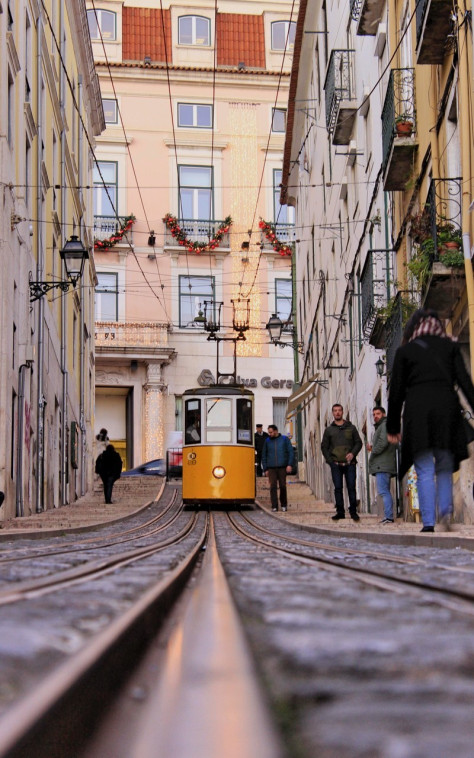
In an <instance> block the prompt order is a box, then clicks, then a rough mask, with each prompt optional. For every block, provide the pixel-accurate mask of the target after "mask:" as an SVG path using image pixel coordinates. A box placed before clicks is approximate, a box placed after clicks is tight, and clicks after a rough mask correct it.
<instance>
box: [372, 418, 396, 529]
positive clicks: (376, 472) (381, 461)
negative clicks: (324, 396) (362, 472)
mask: <svg viewBox="0 0 474 758" xmlns="http://www.w3.org/2000/svg"><path fill="white" fill-rule="evenodd" d="M372 415H373V418H374V426H375V432H374V436H373V438H372V444H371V445H367V450H368V452H369V453H370V456H369V474H371V476H375V482H376V485H377V494H378V495H380V497H381V498H382V500H383V511H384V517H383V519H382V521H381V522H380V523H381V524H393V522H394V519H393V516H394V513H393V498H392V493H391V491H390V479H391V478H392V476H395V474H396V473H397V458H396V456H397V445H392V444H390V442H389V441H388V439H387V416H386V414H385V408H383V407H382V406H381V405H377V406H376V407H375V408H374V409H373V411H372Z"/></svg>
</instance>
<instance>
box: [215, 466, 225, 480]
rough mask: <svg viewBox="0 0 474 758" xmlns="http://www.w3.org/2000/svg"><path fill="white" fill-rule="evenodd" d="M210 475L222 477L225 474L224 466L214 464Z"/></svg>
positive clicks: (217, 477)
mask: <svg viewBox="0 0 474 758" xmlns="http://www.w3.org/2000/svg"><path fill="white" fill-rule="evenodd" d="M212 475H213V476H215V477H216V479H222V478H223V477H224V476H225V468H224V466H214V468H213V469H212Z"/></svg>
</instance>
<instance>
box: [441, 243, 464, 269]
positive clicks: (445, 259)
mask: <svg viewBox="0 0 474 758" xmlns="http://www.w3.org/2000/svg"><path fill="white" fill-rule="evenodd" d="M439 262H440V263H442V264H443V266H447V268H462V267H463V266H464V255H463V253H462V251H461V250H459V248H458V249H452V250H449V249H447V248H445V249H444V250H441V252H440V255H439Z"/></svg>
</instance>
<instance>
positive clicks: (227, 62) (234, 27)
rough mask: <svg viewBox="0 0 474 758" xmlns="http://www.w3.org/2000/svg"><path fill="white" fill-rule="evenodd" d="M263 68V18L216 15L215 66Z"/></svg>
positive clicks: (242, 14) (239, 14)
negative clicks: (240, 64)
mask: <svg viewBox="0 0 474 758" xmlns="http://www.w3.org/2000/svg"><path fill="white" fill-rule="evenodd" d="M239 63H245V65H246V66H248V67H249V68H265V32H264V27H263V16H252V15H250V14H248V13H218V15H217V65H218V66H237V65H238V64H239Z"/></svg>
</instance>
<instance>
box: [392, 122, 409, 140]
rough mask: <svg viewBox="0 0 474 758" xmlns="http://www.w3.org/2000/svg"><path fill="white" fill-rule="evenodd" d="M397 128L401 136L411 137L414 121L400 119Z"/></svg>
mask: <svg viewBox="0 0 474 758" xmlns="http://www.w3.org/2000/svg"><path fill="white" fill-rule="evenodd" d="M395 129H396V131H397V135H398V136H399V137H410V136H411V133H412V131H413V121H398V122H397V123H396V124H395Z"/></svg>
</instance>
